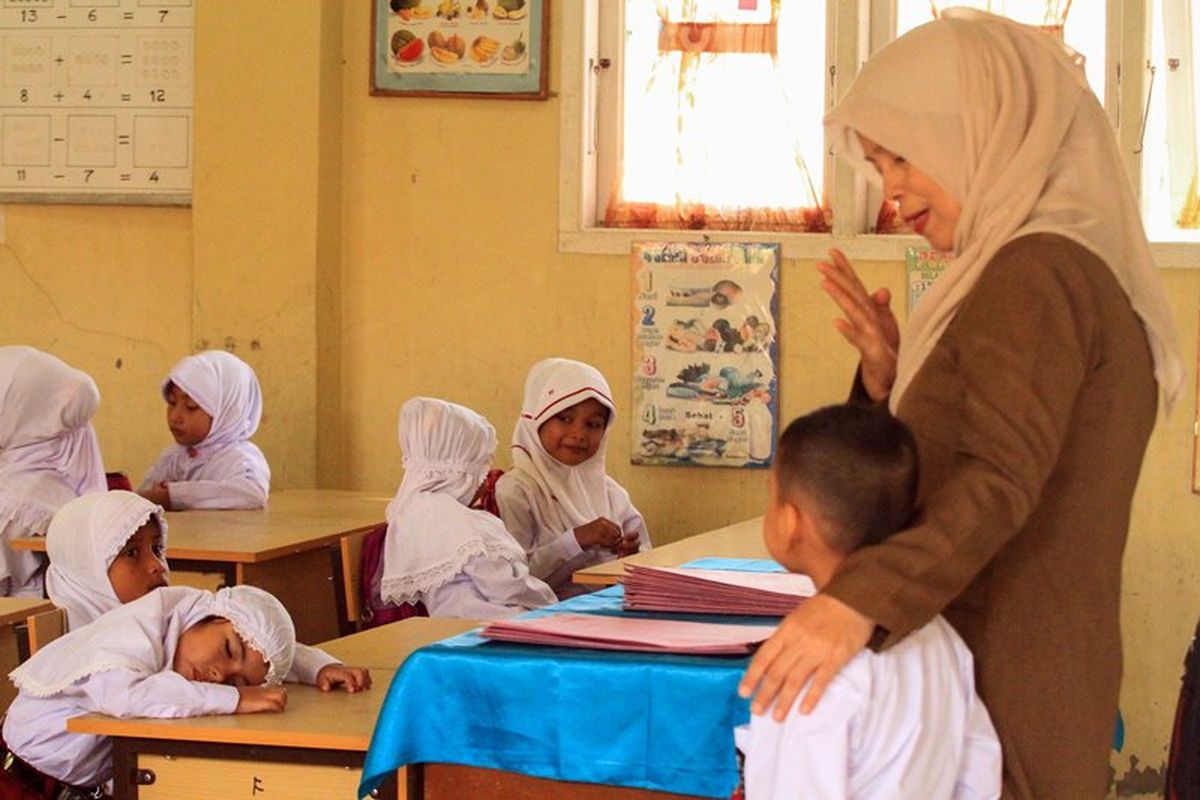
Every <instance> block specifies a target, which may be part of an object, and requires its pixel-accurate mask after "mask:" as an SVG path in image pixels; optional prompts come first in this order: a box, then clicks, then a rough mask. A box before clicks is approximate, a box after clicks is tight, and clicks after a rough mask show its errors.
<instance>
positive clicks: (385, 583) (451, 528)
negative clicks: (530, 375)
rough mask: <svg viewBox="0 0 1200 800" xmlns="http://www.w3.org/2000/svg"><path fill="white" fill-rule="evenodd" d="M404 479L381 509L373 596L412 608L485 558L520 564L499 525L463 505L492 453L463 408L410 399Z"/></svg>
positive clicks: (484, 431) (487, 436)
mask: <svg viewBox="0 0 1200 800" xmlns="http://www.w3.org/2000/svg"><path fill="white" fill-rule="evenodd" d="M400 448H401V449H402V450H403V451H404V478H403V480H401V481H400V488H399V489H397V490H396V496H395V498H394V499H393V500H392V502H391V503H390V504H389V505H388V509H387V519H388V531H387V538H386V540H385V544H384V550H383V577H382V579H381V580H380V585H379V589H380V595H381V596H382V598H383V599H384V600H386V601H388V602H391V603H404V602H416V601H417V600H420V599H421V596H422V595H423V594H425V593H427V592H431V591H433V590H434V589H437V588H438V587H440V586H442V585H444V584H447V583H449V582H450V581H452V580H454V578H455V577H456V576H457V575H459V574H460V573H461V572H462V571H463V568H464V567H465V566H466V564H467V562H468V561H470V560H471V559H472V558H474V557H475V556H480V555H485V556H490V557H494V558H498V559H502V560H507V561H510V562H521V563H524V561H525V551H524V550H522V549H521V546H520V545H518V544H517V542H516V540H514V539H513V538H512V536H510V535H509V534H508V531H507V530H506V529H505V527H504V523H503V522H501V521H500V520H499V519H498V518H496V517H494V516H492V515H491V514H489V513H488V512H486V511H476V510H473V509H470V508H468V507H467V504H468V503H470V502H471V499H472V498H473V497H474V495H475V491H476V489H478V488H479V485H480V484H481V483H482V482H483V479H484V477H485V476H486V475H487V471H488V467H489V466H490V465H491V463H492V456H493V455H494V454H495V452H496V430H495V429H494V428H493V427H492V426H491V424H490V423H489V422H488V421H487V420H486V419H484V418H483V417H481V416H480V415H479V414H476V413H475V412H474V411H472V410H471V409H469V408H466V407H464V406H460V405H457V404H455V403H448V402H446V401H445V400H437V399H434V398H432V397H414V398H412V399H410V400H408V401H407V402H405V403H404V405H403V406H401V408H400Z"/></svg>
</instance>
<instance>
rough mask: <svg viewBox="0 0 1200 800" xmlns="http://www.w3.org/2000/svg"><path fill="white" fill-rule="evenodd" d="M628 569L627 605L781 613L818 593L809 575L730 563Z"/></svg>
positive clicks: (699, 611)
mask: <svg viewBox="0 0 1200 800" xmlns="http://www.w3.org/2000/svg"><path fill="white" fill-rule="evenodd" d="M625 569H626V574H625V581H624V584H625V608H626V609H629V610H631V611H679V612H687V613H693V614H738V615H746V616H769V617H782V616H785V615H787V613H788V612H790V611H791V610H792V609H793V608H795V607H796V606H797V605H799V604H800V603H801V602H803V601H804V599H805V598H808V597H812V596H813V595H814V594H816V593H817V587H816V586H814V585H813V582H812V579H810V578H809V577H808V576H807V575H796V574H794V573H791V572H741V571H737V570H727V569H687V568H686V567H639V566H634V565H629V566H627V567H626V568H625Z"/></svg>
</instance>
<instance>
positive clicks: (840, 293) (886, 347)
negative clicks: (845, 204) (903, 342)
mask: <svg viewBox="0 0 1200 800" xmlns="http://www.w3.org/2000/svg"><path fill="white" fill-rule="evenodd" d="M829 256H830V261H821V262H818V263H817V271H818V272H820V273H821V275H822V277H823V279H822V281H821V288H822V289H824V290H825V294H827V295H829V296H830V297H831V298H832V299H833V302H835V303H837V305H838V307H839V308H840V309H841V310H842V313H843V314H845V315H846V316H845V318H844V319H839V320H835V321H834V323H833V324H834V327H836V328H837V329H838V331H839V332H840V333H841V334H842V336H844V337H845V338H846V341H848V342H849V343H850V344H852V345H854V347H855V348H856V349H857V350H858V352H859V354H860V356H861V357H862V382H863V388H865V389H866V390H867V394H869V395H871V399H872V400H875V401H876V402H878V401H880V400H883V399H884V398H886V397H887V396H888V395H889V394H891V391H892V384H893V383H894V382H895V381H896V352H897V351H898V350H899V349H900V326H899V325H898V324H897V323H896V317H895V315H894V314H892V308H891V302H892V293H891V292H889V291H888V290H887V289H876V290H875V291H874V292H871V293H868V292H867V288H866V287H865V286H863V284H862V281H860V280H859V279H858V275H856V274H855V273H854V268H853V267H852V266H850V262H849V261H848V260H847V259H846V256H845V255H844V254H843V253H842V251H841V250H837V249H833V250H830V251H829Z"/></svg>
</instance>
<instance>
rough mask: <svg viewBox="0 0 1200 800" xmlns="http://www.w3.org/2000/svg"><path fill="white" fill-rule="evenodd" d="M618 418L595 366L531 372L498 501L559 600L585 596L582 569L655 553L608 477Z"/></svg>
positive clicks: (559, 365) (552, 363) (551, 362)
mask: <svg viewBox="0 0 1200 800" xmlns="http://www.w3.org/2000/svg"><path fill="white" fill-rule="evenodd" d="M616 413H617V412H616V407H615V406H614V405H613V401H612V392H611V391H610V390H609V388H608V382H607V381H605V380H604V376H603V375H601V374H600V372H599V370H597V369H596V368H595V367H592V366H589V365H587V364H583V363H581V362H579V361H571V360H569V359H566V358H547V359H545V360H544V361H539V362H538V363H537V364H534V365H533V368H532V369H531V370H529V377H528V378H526V380H525V401H524V403H523V404H522V406H521V417H520V419H518V420H517V425H516V428H515V429H514V430H513V444H512V459H513V467H512V469H511V470H510V471H509V472H507V473H505V474H504V476H503V477H501V478H500V480H499V481H498V482H497V483H496V502H497V504H498V505H499V507H500V516H501V517H502V518H503V519H504V524H505V526H506V527H507V528H508V531H509V533H511V534H512V535H513V538H515V539H516V540H517V541H518V542H519V543H520V545H521V546H522V547H523V548H524V549H525V554H526V556H527V557H528V558H529V571H530V572H532V573H533V574H534V575H535V576H537V577H539V578H541V579H542V580H544V581H546V583H548V584H550V586H551V588H553V589H554V591H555V593H557V595H558V596H559V597H569V596H571V595H574V594H580V593H581V592H583V591H586V589H585V588H584V587H582V586H580V585H578V584H575V583H572V582H571V576H572V574H573V573H574V572H575V571H576V570H578V569H582V568H583V567H588V566H591V565H593V564H599V563H602V562H604V561H611V560H612V559H614V558H617V557H619V556H625V555H629V554H630V553H635V552H638V551H640V550H649V549H650V534H649V532H648V531H647V530H646V522H645V520H644V519H642V515H641V514H640V513H639V512H638V510H637V509H636V508H635V507H634V505H633V502H632V501H631V500H630V499H629V493H628V492H627V491H625V489H624V488H622V487H621V485H620V484H619V483H617V482H616V481H615V480H613V479H612V478H611V477H609V476H608V474H607V473H606V472H605V470H604V446H605V443H606V442H607V440H608V431H609V429H610V428H611V427H612V422H613V420H614V419H615V418H616Z"/></svg>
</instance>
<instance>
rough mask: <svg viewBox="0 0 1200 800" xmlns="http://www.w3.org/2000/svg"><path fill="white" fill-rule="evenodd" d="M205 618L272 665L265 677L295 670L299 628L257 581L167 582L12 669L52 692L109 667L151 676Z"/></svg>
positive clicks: (279, 677)
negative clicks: (224, 623)
mask: <svg viewBox="0 0 1200 800" xmlns="http://www.w3.org/2000/svg"><path fill="white" fill-rule="evenodd" d="M208 617H220V618H222V619H227V620H229V621H230V622H231V623H233V628H234V630H235V631H236V632H237V634H238V636H240V637H241V638H242V640H243V641H245V642H246V645H247V646H248V647H250V648H252V649H254V650H255V651H257V652H258V653H260V654H261V655H262V656H263V658H264V659H265V660H266V662H267V664H268V670H267V678H266V683H268V684H277V683H281V682H282V681H283V678H284V676H285V675H287V673H288V670H289V669H291V665H292V658H293V655H294V653H295V648H296V630H295V628H294V627H293V625H292V619H291V617H290V616H289V615H288V612H287V609H285V608H284V607H283V604H282V603H280V602H279V601H278V600H277V599H275V597H274V596H272V595H271V594H269V593H268V592H265V591H263V590H262V589H259V588H257V587H255V586H233V587H230V588H226V589H221V590H219V591H217V592H216V593H213V592H208V591H205V590H203V589H194V588H192V587H190V586H169V587H166V588H163V589H157V590H155V591H153V592H150V593H149V594H147V595H145V596H144V597H141V598H138V599H137V600H134V601H133V602H131V603H126V604H124V605H122V606H118V607H117V608H115V609H113V610H112V611H109V612H108V613H106V614H103V615H102V616H100V617H99V618H98V619H96V620H95V621H93V622H91V623H89V624H87V625H84V626H83V627H81V628H77V629H75V630H73V631H71V632H70V633H68V634H66V635H65V636H61V637H59V638H58V639H55V640H54V641H53V642H51V643H50V644H48V645H46V646H45V647H44V648H42V649H41V650H39V651H38V652H37V653H36V654H35V655H34V656H33V657H32V658H30V659H29V660H28V661H26V662H25V663H24V664H22V665H21V666H19V667H17V668H16V669H15V670H13V671H12V672H10V673H9V678H11V679H12V682H13V683H14V684H15V685H16V686H17V688H18V689H20V690H21V691H22V692H24V693H27V694H30V695H32V696H34V697H52V696H53V695H56V694H59V693H61V692H63V691H64V690H66V689H67V688H69V687H70V686H72V685H73V684H75V683H76V682H78V681H80V680H82V679H84V678H87V677H89V676H91V675H96V674H98V673H101V672H109V671H112V670H131V671H133V672H136V673H141V674H144V675H153V674H155V673H158V672H163V671H166V670H169V669H171V667H172V664H173V663H174V659H175V651H176V649H177V647H178V644H179V637H180V636H182V635H183V633H184V631H186V630H187V629H188V628H191V627H192V626H194V625H196V624H197V623H199V622H201V621H203V620H204V619H206V618H208Z"/></svg>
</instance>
